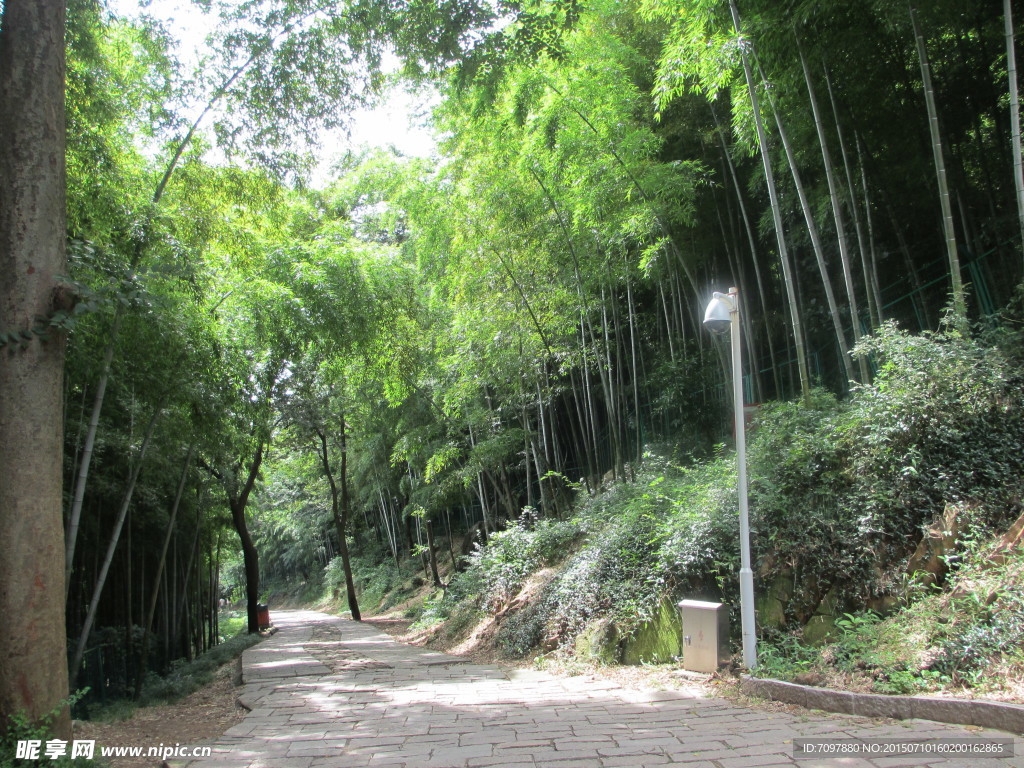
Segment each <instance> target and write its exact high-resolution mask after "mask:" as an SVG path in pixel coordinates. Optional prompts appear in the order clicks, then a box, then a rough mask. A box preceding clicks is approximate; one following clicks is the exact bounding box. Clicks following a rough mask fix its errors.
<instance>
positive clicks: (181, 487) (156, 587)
mask: <svg viewBox="0 0 1024 768" xmlns="http://www.w3.org/2000/svg"><path fill="white" fill-rule="evenodd" d="M194 451H195V444H194V443H193V444H192V445H190V446H189V447H188V452H187V453H186V454H185V466H184V467H183V468H182V470H181V479H180V480H179V481H178V490H177V492H176V493H175V494H174V503H173V504H172V505H171V514H170V517H169V518H168V520H167V531H166V532H165V533H164V542H163V545H162V546H161V548H160V559H159V560H157V565H156V575H155V576H153V589H152V590H151V593H150V596H149V607H148V608H147V609H146V618H145V625H144V626H143V632H142V651H141V657H140V658H139V669H138V673H137V674H136V676H135V693H134V696H133V698H134V699H135V700H136V701H138V700H139V697H140V696H141V695H142V683H143V680H144V679H145V677H146V667H147V665H148V663H149V638H150V634H151V633H152V630H153V617H154V616H155V615H156V604H157V600H158V599H159V597H160V580H161V579H162V578H163V575H164V567H165V565H166V563H167V549H168V547H169V546H170V544H171V537H172V536H173V535H174V523H175V521H176V520H177V519H178V509H179V508H180V506H181V496H182V494H183V493H184V492H185V481H186V480H187V479H188V470H189V466H190V465H191V464H192V454H193V452H194Z"/></svg>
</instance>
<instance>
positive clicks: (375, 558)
mask: <svg viewBox="0 0 1024 768" xmlns="http://www.w3.org/2000/svg"><path fill="white" fill-rule="evenodd" d="M409 576H410V566H409V565H406V566H405V567H404V568H403V567H399V566H397V565H395V562H394V560H392V559H390V558H387V557H385V556H384V555H383V553H377V552H373V551H368V552H366V553H365V554H360V555H357V556H353V557H352V580H353V582H354V583H355V586H356V593H357V594H358V595H359V605H360V607H361V608H363V609H364V610H366V611H367V612H369V613H373V612H375V611H386V610H388V609H389V608H391V607H393V606H394V605H395V604H397V603H398V602H401V600H402V599H403V597H404V595H403V594H402V592H401V587H402V585H403V583H404V582H405V581H406V580H407V579H408V578H409ZM344 593H345V573H344V570H343V569H342V563H341V558H340V557H335V558H333V559H332V560H331V562H330V563H328V565H327V567H326V568H325V569H324V597H325V598H332V597H335V596H338V595H343V594H344Z"/></svg>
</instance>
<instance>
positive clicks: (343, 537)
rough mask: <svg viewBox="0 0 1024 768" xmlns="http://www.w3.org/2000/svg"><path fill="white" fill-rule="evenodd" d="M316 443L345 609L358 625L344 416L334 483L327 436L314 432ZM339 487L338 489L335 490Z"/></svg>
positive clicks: (320, 431) (358, 614) (346, 435)
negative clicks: (327, 493) (350, 547)
mask: <svg viewBox="0 0 1024 768" xmlns="http://www.w3.org/2000/svg"><path fill="white" fill-rule="evenodd" d="M317 437H318V438H319V439H320V461H321V464H322V466H323V468H324V474H325V475H326V476H327V483H328V485H330V487H331V514H332V517H333V518H334V526H335V528H336V529H337V532H338V552H339V553H340V554H341V569H342V571H343V572H344V574H345V597H346V599H347V600H348V609H349V611H350V612H351V613H352V618H353V619H354V620H355V621H362V615H361V614H360V612H359V599H358V597H357V596H356V584H355V580H354V579H353V578H352V561H351V559H350V557H349V551H348V540H347V539H348V518H349V499H348V434H347V426H346V423H345V416H344V415H342V417H341V435H340V440H341V470H340V472H339V477H338V479H337V480H335V478H334V472H333V470H332V469H331V462H330V452H329V451H328V449H327V434H326V433H325V432H324V431H323V430H318V431H317ZM339 486H340V488H339Z"/></svg>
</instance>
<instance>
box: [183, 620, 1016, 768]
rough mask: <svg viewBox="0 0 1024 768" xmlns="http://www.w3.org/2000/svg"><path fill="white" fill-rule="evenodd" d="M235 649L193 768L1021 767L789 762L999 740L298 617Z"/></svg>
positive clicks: (931, 759) (932, 761) (970, 762)
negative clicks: (233, 708)
mask: <svg viewBox="0 0 1024 768" xmlns="http://www.w3.org/2000/svg"><path fill="white" fill-rule="evenodd" d="M274 620H275V623H276V624H277V625H278V627H279V631H278V632H277V634H275V635H274V636H272V637H271V638H269V639H267V640H265V641H264V642H263V643H261V644H260V645H258V646H256V647H254V648H251V649H249V650H248V651H246V652H245V655H244V657H243V665H244V675H245V682H246V685H245V691H244V693H243V694H242V698H243V700H244V702H245V703H246V704H247V706H250V707H251V708H252V712H250V714H249V715H248V716H247V717H246V718H245V720H243V721H242V722H241V723H239V724H238V725H236V726H234V727H232V728H231V729H230V730H228V731H227V732H226V733H225V734H224V736H223V737H222V738H220V739H219V740H218V741H217V742H216V747H215V749H214V755H213V756H212V757H210V758H207V759H203V760H197V761H195V762H194V763H193V764H192V766H193V768H243V767H251V768H357V767H359V766H373V767H374V768H486V767H487V766H495V767H496V768H527V767H529V768H591V767H593V768H617V767H618V766H623V767H624V768H625V767H626V766H655V765H684V766H688V767H689V768H744V767H746V766H751V767H754V766H757V767H759V768H770V766H789V765H801V766H805V767H808V768H809V767H810V766H837V767H838V766H851V767H852V766H878V767H879V768H882V767H883V766H898V765H899V766H903V765H920V766H931V765H936V766H939V765H942V766H957V765H963V766H971V768H986V767H987V766H1024V742H1022V740H1021V739H1019V738H1018V739H1017V740H1016V745H1015V746H1016V751H1017V754H1018V757H1015V758H998V759H996V758H971V759H964V758H959V759H943V758H941V757H936V756H927V757H921V756H916V757H915V758H913V759H908V758H877V759H874V760H867V759H863V758H859V757H858V758H849V757H848V758H828V759H826V758H821V759H818V758H815V759H800V760H796V759H794V757H793V739H800V738H828V739H851V738H856V739H899V740H907V739H914V740H922V741H925V740H935V739H940V738H941V739H951V738H971V739H978V738H982V737H988V738H1007V734H1003V733H997V732H991V731H989V732H979V731H978V730H977V729H973V730H968V729H966V728H960V727H956V726H947V725H939V724H934V723H924V722H913V723H906V724H904V723H893V722H888V721H884V722H878V721H872V720H867V719H865V718H857V717H844V716H838V715H837V716H827V715H820V714H817V713H804V714H790V713H784V712H767V711H760V710H755V709H748V708H744V707H742V706H739V705H737V704H734V703H732V702H729V701H726V700H724V699H715V698H705V697H701V696H697V695H694V694H693V693H684V692H679V691H653V690H652V691H634V690H628V689H625V688H621V687H619V686H617V685H616V684H615V683H612V682H609V681H606V680H597V679H594V678H591V677H572V678H562V677H556V676H554V675H551V674H548V673H545V672H540V671H535V670H505V669H502V668H500V667H498V666H492V665H479V664H471V663H467V662H466V660H465V659H462V658H459V657H457V656H451V655H449V654H445V653H440V652H437V651H428V650H424V649H422V648H416V647H413V646H408V645H403V644H401V643H398V642H395V641H394V640H392V639H391V638H390V637H388V636H387V635H384V634H382V633H380V632H378V631H377V630H375V629H374V628H372V627H370V626H367V625H365V624H360V623H357V622H353V621H348V620H345V619H340V618H337V617H332V616H328V615H326V614H322V613H316V612H313V611H278V612H276V613H275V614H274Z"/></svg>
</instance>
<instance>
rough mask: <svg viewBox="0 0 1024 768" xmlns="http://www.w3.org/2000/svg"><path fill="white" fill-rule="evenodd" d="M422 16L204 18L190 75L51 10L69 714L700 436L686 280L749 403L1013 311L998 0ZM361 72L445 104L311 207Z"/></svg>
mask: <svg viewBox="0 0 1024 768" xmlns="http://www.w3.org/2000/svg"><path fill="white" fill-rule="evenodd" d="M423 5H424V4H418V3H410V4H403V3H376V2H353V3H342V4H327V5H326V6H324V5H323V4H321V5H317V4H316V3H314V2H304V1H303V2H277V3H269V2H268V3H250V4H246V5H244V6H241V5H240V6H234V5H232V4H227V5H225V7H224V8H222V9H221V11H220V12H221V13H222V15H223V19H222V21H221V22H220V24H219V25H218V27H217V31H216V32H215V33H214V34H213V35H212V36H211V38H210V40H209V41H208V45H209V48H208V50H207V51H206V53H205V58H204V59H203V62H204V64H203V67H202V68H200V69H199V70H198V71H191V70H190V67H189V65H188V64H186V63H183V61H184V59H180V58H178V54H177V52H176V43H175V41H174V40H173V39H171V38H170V36H169V35H168V34H167V33H166V31H165V30H164V29H163V28H162V26H161V24H160V23H159V22H157V21H154V20H151V19H150V20H146V19H145V18H143V19H141V20H128V19H125V18H120V17H119V16H117V15H116V14H114V13H113V12H112V11H110V10H108V9H104V8H102V7H100V6H98V5H95V4H93V3H92V2H91V0H74V2H72V3H71V4H70V6H69V16H68V40H67V43H68V74H67V115H68V117H67V125H68V147H67V162H68V253H69V259H70V273H71V274H70V280H71V281H72V282H73V285H74V286H75V290H76V291H77V293H78V302H77V304H76V305H75V306H74V309H72V310H68V311H67V312H66V313H65V315H63V316H61V317H60V318H58V319H59V321H60V323H59V324H60V328H58V330H59V331H63V332H67V333H68V340H69V341H68V344H69V346H68V353H67V362H66V376H65V412H64V422H65V450H64V488H65V490H64V496H65V542H66V559H67V562H66V574H65V580H66V601H67V602H66V605H67V607H66V614H67V637H68V646H69V662H70V671H71V687H72V689H75V688H81V687H85V686H88V687H89V688H90V689H91V694H90V696H91V697H93V700H98V699H101V698H104V697H116V696H124V695H131V694H133V693H134V694H135V695H137V693H138V691H139V689H140V686H141V684H142V681H143V679H144V678H145V676H146V674H147V673H149V672H153V671H155V672H165V671H167V670H168V669H169V668H170V667H171V665H172V663H173V662H174V661H175V660H176V659H179V658H191V657H192V656H193V655H195V654H197V653H199V652H201V651H203V650H204V649H206V648H208V647H209V646H210V645H212V644H215V643H216V642H218V639H219V637H220V636H221V634H222V633H221V631H220V628H219V627H218V618H217V617H218V610H217V609H218V603H219V601H220V600H221V598H233V599H241V598H244V599H245V601H246V603H247V605H248V609H249V629H250V630H253V629H255V625H256V615H255V609H256V604H257V602H258V601H259V600H260V599H261V598H263V597H264V596H265V595H266V591H267V589H269V588H272V587H273V588H281V587H283V586H284V585H288V584H295V583H298V582H308V583H312V582H317V580H319V579H322V578H323V573H324V570H325V569H331V568H339V567H340V568H342V569H343V571H344V573H345V577H344V578H342V579H341V583H344V584H345V585H346V587H345V591H346V594H347V601H348V605H349V607H350V609H351V611H352V614H353V616H354V617H358V616H359V605H358V591H357V589H356V585H355V583H354V581H353V578H352V575H351V569H350V568H349V561H350V560H351V559H352V558H355V557H378V556H379V557H389V558H392V559H394V560H395V561H396V562H398V561H405V560H408V559H410V558H412V559H414V560H415V561H417V562H419V563H420V567H422V568H423V570H424V578H427V579H430V578H433V579H434V580H437V569H436V562H432V561H434V559H435V558H436V557H438V556H448V555H450V556H451V557H452V558H455V557H456V553H455V552H453V551H451V540H452V537H453V535H454V534H457V533H463V532H466V531H469V530H482V532H483V534H482V535H484V536H486V535H487V533H488V532H490V531H494V530H496V529H500V527H501V526H502V525H504V523H505V522H506V521H509V520H513V519H516V518H518V517H519V516H520V515H521V514H523V510H524V508H529V509H530V510H532V512H531V513H535V514H537V515H540V516H561V515H565V514H567V513H568V511H569V508H570V505H571V503H572V498H573V494H574V493H595V492H597V490H598V488H599V487H600V486H601V484H602V483H606V482H629V481H630V479H631V477H632V473H633V471H634V470H635V468H636V467H637V466H638V464H639V463H640V462H642V461H643V457H644V455H645V452H647V451H652V450H653V451H657V452H660V453H667V454H670V455H674V456H676V457H677V458H681V457H685V456H699V455H702V454H705V453H707V452H708V451H710V450H711V449H712V448H713V446H714V445H715V444H716V443H718V442H721V441H722V440H727V439H728V434H729V432H728V430H729V426H728V421H727V419H726V417H725V414H726V413H727V412H728V411H727V409H728V406H729V402H728V390H727V386H726V385H727V381H728V379H727V376H726V368H725V363H726V354H727V352H726V350H725V349H723V348H722V347H721V345H720V344H717V343H715V342H714V340H712V339H710V338H708V337H706V334H704V333H703V331H702V329H701V322H700V321H701V317H702V312H703V308H704V305H705V304H706V302H707V300H708V298H709V297H710V293H711V291H713V290H725V289H727V288H728V287H729V286H736V287H738V288H739V290H740V294H741V296H742V297H743V300H744V302H745V304H744V306H745V307H746V312H745V314H744V337H745V343H746V346H745V348H744V350H743V353H744V356H745V360H746V362H747V367H748V376H747V377H746V380H745V382H744V384H745V391H746V399H747V401H748V403H758V402H766V401H769V400H775V399H790V398H797V397H800V396H801V395H802V394H806V393H807V392H808V390H809V388H810V387H811V386H824V387H826V388H828V389H831V390H833V391H834V392H836V393H837V394H840V395H842V394H843V393H845V392H847V391H849V389H850V388H851V387H852V386H856V384H857V383H858V382H867V381H869V380H870V377H871V375H872V372H871V370H870V368H869V366H868V365H867V363H866V362H865V361H864V360H861V362H860V363H859V364H858V363H856V362H854V361H853V359H852V358H851V356H850V354H849V351H850V350H851V349H852V348H853V347H854V346H855V345H856V344H857V343H858V342H859V341H860V339H861V338H862V337H863V336H865V335H867V334H870V333H871V331H872V329H874V328H876V327H877V326H878V325H879V324H881V323H882V322H883V321H887V320H895V321H897V322H898V323H899V324H900V325H901V326H902V327H903V328H905V329H908V330H910V331H918V330H925V329H934V328H936V327H938V325H939V324H940V323H942V322H952V323H956V324H959V327H962V328H964V332H965V333H966V332H968V331H967V330H966V329H967V327H968V323H969V322H974V321H977V320H982V319H985V318H995V317H996V316H997V314H998V312H999V310H1000V309H1001V308H1003V307H1004V306H1006V305H1007V304H1008V303H1010V302H1011V301H1012V300H1013V298H1014V288H1015V286H1016V285H1017V284H1018V283H1019V282H1020V279H1021V276H1022V256H1021V254H1022V250H1021V233H1022V230H1024V184H1022V182H1021V151H1020V143H1019V141H1020V139H1019V118H1018V102H1017V85H1016V77H1017V75H1016V70H1015V63H1014V47H1013V46H1014V30H1015V27H1014V21H1013V18H1012V11H1011V7H1010V3H1009V2H1008V0H1007V2H1006V3H1005V4H1001V3H997V2H994V1H992V0H989V1H987V2H977V1H976V0H972V1H971V2H968V1H967V0H937V1H936V2H933V3H928V4H917V3H915V2H914V0H910V2H909V3H908V2H906V0H855V1H853V2H820V0H817V1H814V2H811V1H810V0H807V1H806V2H805V1H803V0H795V1H794V2H791V3H786V4H779V3H772V2H764V1H762V0H729V1H725V0H685V2H672V3H669V2H662V1H661V0H635V1H629V2H613V1H612V0H592V1H591V2H568V1H563V2H525V3H515V4H496V5H491V4H488V3H480V4H474V3H460V2H457V1H456V0H451V2H447V3H440V4H429V5H431V8H429V9H424V7H423ZM328 6H329V7H328ZM386 52H390V55H392V56H396V57H397V58H398V59H399V60H400V62H401V66H402V69H401V73H402V75H403V76H404V77H405V78H407V80H406V82H408V83H411V84H412V86H411V87H433V88H437V89H438V91H439V93H440V99H439V106H438V107H437V108H436V110H435V111H434V114H433V116H432V120H433V125H434V129H435V131H436V133H437V136H438V137H439V146H438V150H437V153H436V154H435V155H434V156H432V157H430V158H418V157H408V156H405V155H403V154H402V153H401V151H399V150H395V149H379V148H378V149H359V150H351V151H348V152H347V153H346V154H344V155H343V156H342V157H340V158H339V159H336V160H335V161H334V162H333V164H332V165H331V166H330V168H331V170H330V172H329V173H328V174H327V177H328V178H327V179H326V180H325V181H317V182H315V183H313V182H311V181H310V179H311V178H314V177H313V176H311V170H312V168H313V167H314V160H315V159H320V160H322V159H323V158H324V157H325V156H327V155H329V154H330V153H331V151H332V150H331V148H330V147H327V146H325V147H323V148H322V149H320V150H318V151H317V153H314V154H310V150H309V148H310V147H311V146H313V145H311V144H310V142H311V141H313V140H315V139H316V138H317V137H318V136H320V137H322V136H323V135H325V134H323V133H321V132H322V131H324V130H327V129H331V128H336V127H338V126H340V125H344V124H345V121H346V120H347V119H348V116H349V115H350V114H351V113H352V111H353V110H354V109H356V108H357V107H358V106H359V105H360V104H362V103H364V102H365V101H366V100H368V99H370V98H372V94H373V93H374V92H375V90H376V89H379V88H381V87H382V86H383V85H384V82H385V80H387V76H386V75H384V74H383V73H382V69H381V66H380V65H381V61H382V60H384V59H385V58H386V56H385V53H386ZM322 167H324V163H321V168H322ZM322 176H323V172H322V171H321V172H320V174H319V176H317V177H316V178H322ZM0 330H4V332H5V336H4V337H3V342H4V344H5V346H6V347H8V348H9V349H8V350H5V351H4V354H8V353H10V350H12V349H13V348H14V347H16V346H17V345H18V344H19V343H20V340H19V339H16V338H15V337H13V336H10V335H8V334H7V330H6V329H0ZM474 526H475V528H474ZM441 553H444V554H443V555H441ZM261 584H262V585H263V586H261Z"/></svg>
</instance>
